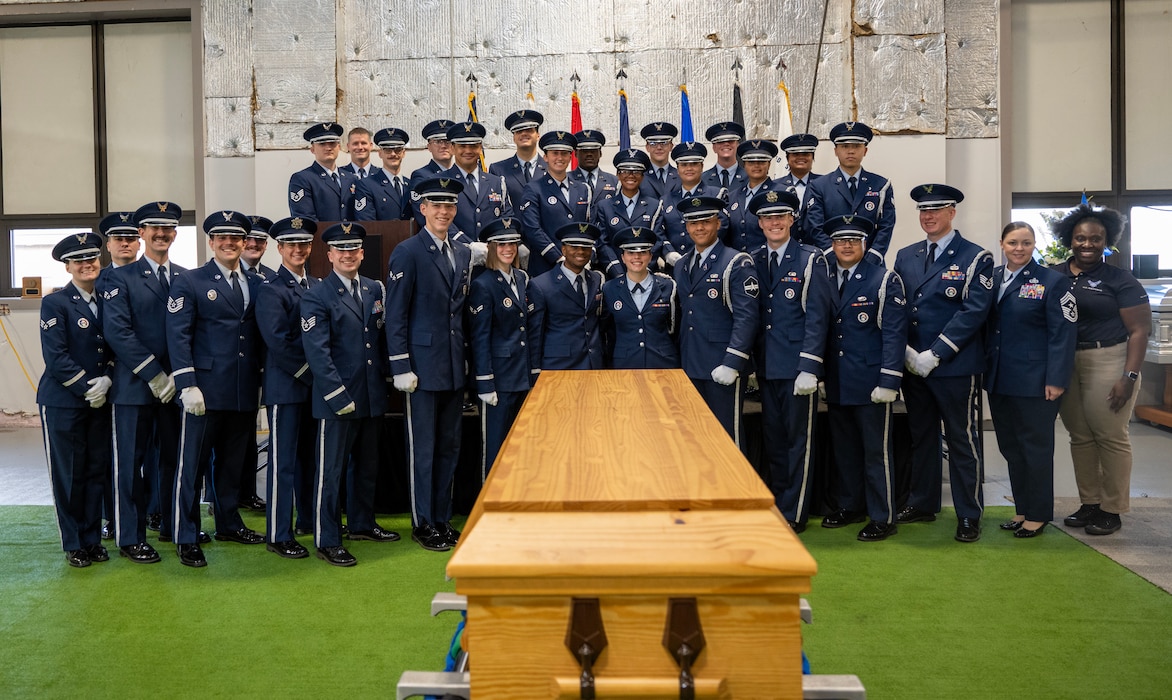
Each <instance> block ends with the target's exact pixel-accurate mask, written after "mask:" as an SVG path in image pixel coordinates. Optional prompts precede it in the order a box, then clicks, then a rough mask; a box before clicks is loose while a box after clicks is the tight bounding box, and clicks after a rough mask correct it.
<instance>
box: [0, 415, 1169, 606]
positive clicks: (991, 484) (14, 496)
mask: <svg viewBox="0 0 1172 700" xmlns="http://www.w3.org/2000/svg"><path fill="white" fill-rule="evenodd" d="M1067 444H1069V443H1068V437H1067V434H1066V430H1065V428H1063V426H1062V422H1061V421H1059V422H1058V429H1057V431H1056V435H1055V445H1056V449H1055V454H1054V496H1055V499H1056V505H1055V508H1056V510H1055V523H1056V524H1055V526H1054V527H1052V528H1049V530H1050V531H1051V532H1048V533H1047V535H1046V536H1055V535H1057V536H1063V535H1065V536H1071V537H1075V538H1077V539H1079V540H1080V541H1083V542H1085V543H1086V544H1087V545H1088V546H1091V547H1093V548H1094V549H1095V550H1097V551H1099V552H1101V553H1102V554H1104V555H1105V556H1108V557H1110V558H1111V559H1113V560H1114V561H1116V562H1118V563H1119V564H1121V565H1123V566H1125V567H1127V568H1128V569H1131V570H1132V571H1134V572H1135V573H1136V574H1138V575H1140V576H1142V577H1143V578H1145V579H1147V580H1148V581H1151V582H1152V583H1153V584H1155V585H1157V586H1159V587H1160V588H1163V589H1164V590H1165V591H1168V592H1169V593H1172V459H1170V458H1169V455H1172V430H1167V429H1163V428H1156V427H1152V426H1149V425H1147V424H1145V423H1134V422H1133V423H1132V424H1131V444H1132V450H1133V455H1134V466H1133V469H1132V477H1131V512H1130V513H1128V514H1126V515H1124V516H1123V529H1122V530H1120V531H1119V532H1117V533H1115V534H1113V535H1109V536H1106V537H1094V536H1091V535H1087V534H1086V533H1085V532H1083V531H1082V530H1072V529H1069V528H1065V527H1063V526H1062V524H1061V520H1062V518H1063V517H1064V516H1065V515H1067V514H1068V513H1072V512H1074V511H1075V510H1077V509H1078V505H1079V504H1078V490H1077V488H1076V487H1075V483H1074V470H1073V468H1072V467H1071V461H1070V451H1069V450H1068V449H1067V447H1066V446H1067ZM945 478H947V472H946V474H945ZM262 488H263V486H262ZM262 493H263V491H262ZM52 502H53V497H52V493H51V492H50V489H49V470H48V467H47V466H46V464H45V452H44V446H43V442H42V438H41V429H40V421H39V419H38V418H37V417H35V416H34V417H32V418H20V417H10V416H0V506H4V505H49V504H51V503H52ZM944 502H945V505H951V498H950V496H949V490H948V487H947V486H945V488H944ZM1012 503H1013V495H1012V492H1011V490H1010V486H1009V471H1008V469H1007V467H1006V464H1005V460H1004V459H1003V458H1002V457H1001V453H1000V452H998V450H997V441H996V439H995V438H994V436H993V430H992V427H991V426H988V425H986V432H985V504H986V505H989V506H1003V505H1010V504H1012ZM993 526H994V523H987V524H986V525H985V527H986V532H989V533H991V530H990V529H989V528H991V527H993ZM1051 533H1052V534H1051Z"/></svg>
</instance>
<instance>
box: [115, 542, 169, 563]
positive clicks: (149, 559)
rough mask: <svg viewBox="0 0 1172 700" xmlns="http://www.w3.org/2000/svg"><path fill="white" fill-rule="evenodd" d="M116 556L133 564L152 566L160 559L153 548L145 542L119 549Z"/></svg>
mask: <svg viewBox="0 0 1172 700" xmlns="http://www.w3.org/2000/svg"><path fill="white" fill-rule="evenodd" d="M118 555H119V556H123V557H126V558H127V559H129V560H130V561H132V562H134V563H135V564H154V563H157V562H158V561H159V559H160V557H159V553H158V552H156V551H155V548H154V547H152V546H150V545H149V544H147V543H146V542H139V543H138V544H128V545H126V546H125V547H119V548H118Z"/></svg>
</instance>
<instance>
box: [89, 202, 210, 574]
mask: <svg viewBox="0 0 1172 700" xmlns="http://www.w3.org/2000/svg"><path fill="white" fill-rule="evenodd" d="M182 215H183V211H182V209H181V208H180V207H179V205H178V204H175V203H173V202H151V203H149V204H145V205H143V206H142V207H139V209H138V210H137V211H136V212H135V213H134V215H133V217H132V221H133V222H134V224H135V226H136V228H135V231H136V232H137V233H138V234H139V235H140V236H141V237H142V241H143V255H142V257H141V258H139V259H138V260H137V261H135V262H133V263H131V264H129V265H126V266H123V267H119V268H116V269H114V270H111V271H110V272H109V273H108V274H106V275H105V276H104V277H103V279H102V280H100V282H99V286H98V289H99V291H100V292H101V293H102V313H103V315H104V317H105V328H106V342H108V343H109V344H110V349H111V350H112V351H113V353H114V357H115V358H116V359H117V361H116V362H115V363H114V368H113V370H112V372H111V378H112V379H113V381H114V385H113V386H112V387H111V388H110V401H111V403H112V404H113V408H112V409H111V416H112V421H113V428H114V448H113V457H114V496H115V499H116V503H117V506H116V509H115V513H116V517H115V520H114V523H115V531H116V534H117V544H118V547H119V550H120V552H121V554H122V555H123V556H125V557H127V558H128V559H130V560H131V561H132V562H136V563H152V562H154V561H158V556H159V555H158V554H157V553H156V552H155V550H154V548H153V547H151V546H150V545H148V544H147V543H146V529H147V527H148V526H149V520H150V518H149V515H148V513H152V512H158V513H160V516H159V522H158V527H157V528H156V529H158V530H159V541H161V542H170V541H171V540H172V527H173V524H174V510H173V509H174V503H175V472H176V469H177V468H178V460H179V426H180V416H181V414H182V410H181V409H180V407H179V405H178V404H177V403H176V402H175V393H176V389H175V381H174V378H173V377H172V374H171V370H172V365H171V359H170V353H169V352H168V350H167V329H166V324H167V315H168V314H167V297H168V295H169V294H170V289H171V285H172V284H174V282H175V280H176V279H177V278H178V276H179V275H182V274H184V273H186V272H187V270H185V269H184V268H182V267H180V266H178V265H176V264H174V263H173V262H172V261H171V260H170V257H169V252H170V249H171V244H172V243H173V242H174V241H175V232H176V228H177V227H178V225H179V220H180V217H182ZM152 463H153V469H152ZM152 472H153V473H152ZM152 502H153V503H155V504H157V505H156V506H154V507H152V506H151V503H152ZM155 508H157V509H158V510H157V511H156V510H155ZM204 538H205V539H208V538H207V535H204Z"/></svg>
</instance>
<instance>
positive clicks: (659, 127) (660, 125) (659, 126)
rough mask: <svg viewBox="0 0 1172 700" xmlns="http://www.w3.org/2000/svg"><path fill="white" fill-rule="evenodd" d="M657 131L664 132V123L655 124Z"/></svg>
mask: <svg viewBox="0 0 1172 700" xmlns="http://www.w3.org/2000/svg"><path fill="white" fill-rule="evenodd" d="M655 130H656V131H663V122H655Z"/></svg>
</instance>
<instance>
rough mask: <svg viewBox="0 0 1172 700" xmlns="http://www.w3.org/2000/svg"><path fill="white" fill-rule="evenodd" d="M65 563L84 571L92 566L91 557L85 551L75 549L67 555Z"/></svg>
mask: <svg viewBox="0 0 1172 700" xmlns="http://www.w3.org/2000/svg"><path fill="white" fill-rule="evenodd" d="M65 561H67V562H69V565H70V566H72V567H75V568H78V569H84V568H85V567H87V566H89V565H90V555H88V554H86V551H85V550H84V549H74V550H72V551H69V552H66V553H65Z"/></svg>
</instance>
